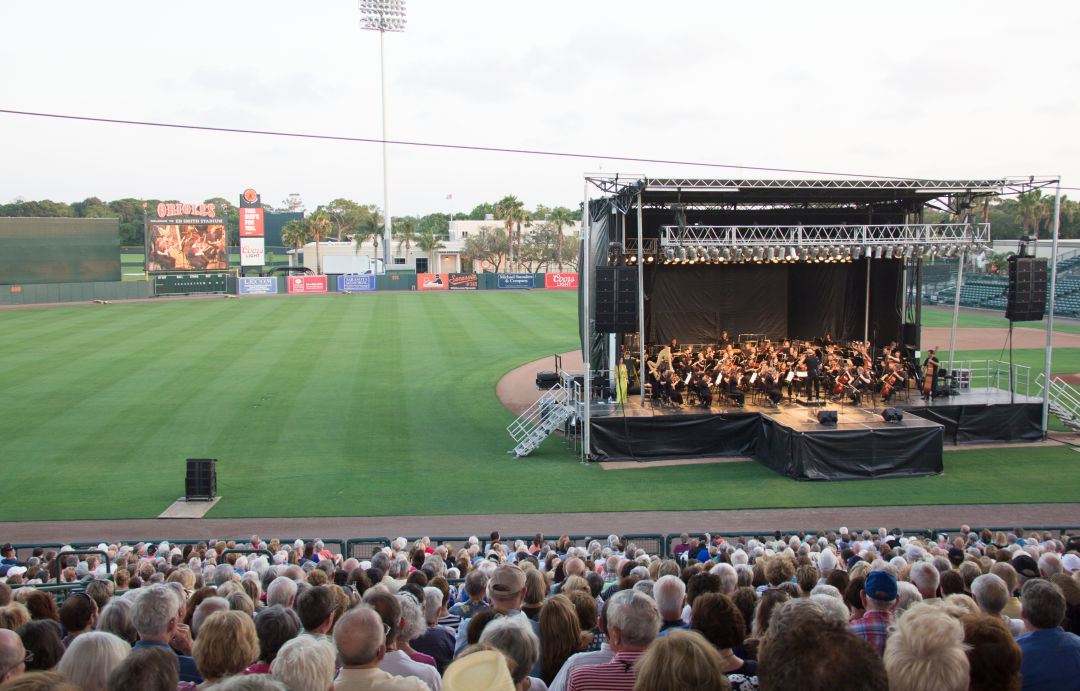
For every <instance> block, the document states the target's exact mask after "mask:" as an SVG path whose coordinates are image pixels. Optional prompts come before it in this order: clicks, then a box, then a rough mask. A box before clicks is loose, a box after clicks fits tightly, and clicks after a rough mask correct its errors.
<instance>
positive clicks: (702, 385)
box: [690, 370, 713, 408]
mask: <svg viewBox="0 0 1080 691" xmlns="http://www.w3.org/2000/svg"><path fill="white" fill-rule="evenodd" d="M690 386H691V387H693V389H694V391H695V392H697V396H698V400H699V401H701V407H702V408H708V407H710V406H711V405H712V398H713V396H712V389H711V388H710V387H709V378H708V377H707V376H705V375H704V374H702V373H701V372H700V371H698V370H695V371H694V375H693V376H692V377H691V378H690Z"/></svg>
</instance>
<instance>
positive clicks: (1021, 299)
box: [1005, 255, 1047, 322]
mask: <svg viewBox="0 0 1080 691" xmlns="http://www.w3.org/2000/svg"><path fill="white" fill-rule="evenodd" d="M1046 273H1047V272H1046V260H1045V259H1037V258H1035V257H1017V256H1015V255H1013V256H1011V257H1009V301H1008V304H1007V306H1006V307H1005V318H1006V319H1008V320H1009V321H1014V322H1025V321H1040V320H1042V318H1043V316H1045V314H1046Z"/></svg>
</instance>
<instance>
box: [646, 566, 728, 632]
mask: <svg viewBox="0 0 1080 691" xmlns="http://www.w3.org/2000/svg"><path fill="white" fill-rule="evenodd" d="M717 578H719V577H717ZM653 599H654V600H655V601H656V607H657V609H659V610H660V635H661V636H663V635H665V634H666V633H667V631H668V630H669V629H685V628H686V623H684V622H683V620H682V610H683V605H684V604H685V603H686V584H685V583H683V582H682V580H681V579H680V578H679V577H678V576H670V575H669V576H662V577H661V578H660V580H658V581H657V582H656V585H655V586H654V587H653Z"/></svg>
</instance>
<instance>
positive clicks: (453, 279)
mask: <svg viewBox="0 0 1080 691" xmlns="http://www.w3.org/2000/svg"><path fill="white" fill-rule="evenodd" d="M448 276H449V278H450V290H476V289H477V287H478V285H479V283H480V281H479V279H477V278H476V274H448Z"/></svg>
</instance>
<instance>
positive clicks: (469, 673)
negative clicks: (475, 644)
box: [442, 650, 514, 691]
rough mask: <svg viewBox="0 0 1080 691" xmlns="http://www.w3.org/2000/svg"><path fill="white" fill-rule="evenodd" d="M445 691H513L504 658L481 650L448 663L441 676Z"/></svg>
mask: <svg viewBox="0 0 1080 691" xmlns="http://www.w3.org/2000/svg"><path fill="white" fill-rule="evenodd" d="M442 688H444V689H446V691H513V688H514V680H513V679H512V678H511V677H510V667H509V666H508V665H507V662H506V658H505V657H504V656H503V654H502V653H500V652H498V651H496V650H481V651H478V652H475V653H472V654H470V655H466V656H464V657H459V658H458V659H457V660H454V661H453V662H452V663H450V666H449V667H447V668H446V672H445V673H444V674H443V679H442Z"/></svg>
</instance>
